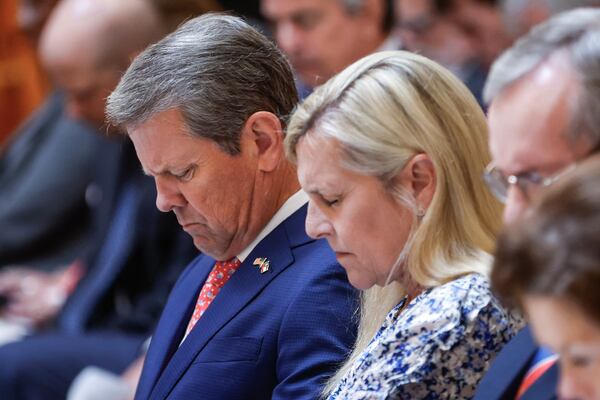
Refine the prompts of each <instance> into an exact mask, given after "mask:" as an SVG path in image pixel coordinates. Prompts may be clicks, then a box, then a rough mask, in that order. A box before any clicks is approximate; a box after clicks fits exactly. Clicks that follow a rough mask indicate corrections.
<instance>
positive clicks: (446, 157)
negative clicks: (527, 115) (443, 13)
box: [286, 51, 523, 400]
mask: <svg viewBox="0 0 600 400" xmlns="http://www.w3.org/2000/svg"><path fill="white" fill-rule="evenodd" d="M286 148H287V152H288V155H289V156H290V158H291V159H292V160H294V161H295V162H296V163H297V165H298V177H299V180H300V183H301V185H302V188H303V189H304V190H305V191H306V192H307V193H308V195H309V198H310V201H309V210H308V216H307V219H306V229H307V233H308V234H309V235H310V236H311V237H313V238H315V239H327V241H328V242H329V245H330V246H331V247H332V249H333V250H334V251H335V252H336V257H337V259H338V261H339V262H340V264H341V265H342V266H343V267H344V268H345V269H346V273H347V275H348V279H349V280H350V282H351V283H352V285H353V286H355V287H356V288H358V289H362V290H364V291H365V292H364V297H363V299H364V301H363V304H362V309H361V314H360V315H361V318H360V326H359V333H358V341H357V344H356V346H355V348H354V349H353V352H352V355H351V356H350V358H349V359H348V360H347V361H346V362H345V363H344V364H343V366H342V367H341V368H340V369H339V371H338V372H337V373H336V374H335V375H334V376H333V377H332V378H331V379H330V380H329V383H328V386H327V389H326V391H325V392H326V393H325V394H326V395H328V397H327V398H328V399H331V400H333V399H375V398H378V399H384V398H385V399H388V398H389V399H424V398H436V399H448V400H450V399H468V398H471V397H472V396H473V393H474V391H475V388H476V385H477V382H478V381H479V379H480V378H481V376H482V375H483V372H484V371H485V370H486V369H487V366H488V365H489V363H490V361H491V359H492V358H493V357H494V356H495V355H496V353H497V352H498V351H500V349H501V348H502V346H503V345H504V344H505V343H506V342H508V341H509V340H510V339H511V338H512V337H513V336H514V335H515V334H516V333H517V331H518V330H519V329H520V328H521V327H522V324H523V322H522V319H521V318H520V317H519V316H518V315H516V314H513V313H511V312H509V311H507V310H506V309H504V308H502V307H501V306H500V304H499V302H498V301H497V300H496V298H495V297H494V296H493V295H492V293H491V290H490V287H489V281H488V276H487V275H488V271H489V267H490V263H491V257H490V252H491V251H493V248H494V242H495V235H496V232H497V230H498V229H499V228H500V223H501V220H500V215H501V208H500V203H499V202H497V201H496V200H494V198H493V196H492V195H491V194H490V193H489V192H488V191H487V189H486V187H485V184H484V183H483V182H482V181H481V179H480V171H482V170H483V169H484V167H485V164H486V163H487V162H488V161H489V153H488V151H487V135H486V125H485V116H484V114H483V111H482V110H481V108H480V107H479V106H478V104H477V102H476V101H475V99H474V97H473V96H472V95H471V93H469V91H468V89H467V88H466V87H465V86H464V85H463V84H462V83H461V82H460V81H459V80H458V79H457V78H456V77H455V76H454V75H452V74H451V73H450V72H449V71H447V70H446V69H444V68H443V67H441V66H440V65H438V64H436V63H435V62H433V61H431V60H429V59H427V58H425V57H422V56H419V55H415V54H413V53H409V52H402V51H389V52H381V53H376V54H372V55H370V56H367V57H365V58H364V59H362V60H359V61H357V62H356V63H354V64H352V65H351V66H349V67H348V68H347V69H345V70H344V71H342V72H341V73H339V74H338V75H336V76H335V77H334V78H332V79H331V80H329V81H328V82H327V83H326V84H324V85H323V86H321V87H319V88H317V89H316V90H315V91H314V92H313V93H312V94H311V95H310V96H309V97H308V98H307V99H306V100H305V101H304V102H303V103H302V104H301V105H300V106H299V107H298V108H297V109H296V111H295V112H294V114H293V115H292V117H291V119H290V123H289V126H288V136H287V137H286Z"/></svg>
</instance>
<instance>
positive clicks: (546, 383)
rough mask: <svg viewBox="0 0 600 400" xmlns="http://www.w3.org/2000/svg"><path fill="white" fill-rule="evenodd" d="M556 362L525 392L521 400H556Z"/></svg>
mask: <svg viewBox="0 0 600 400" xmlns="http://www.w3.org/2000/svg"><path fill="white" fill-rule="evenodd" d="M558 374H559V372H558V362H555V363H554V365H552V366H551V367H550V369H549V370H548V371H546V372H545V373H544V374H543V375H542V376H540V377H539V378H538V379H537V380H536V381H535V382H534V383H533V385H531V387H530V388H529V390H527V391H526V392H525V393H524V394H523V396H521V400H551V399H556V383H557V382H558Z"/></svg>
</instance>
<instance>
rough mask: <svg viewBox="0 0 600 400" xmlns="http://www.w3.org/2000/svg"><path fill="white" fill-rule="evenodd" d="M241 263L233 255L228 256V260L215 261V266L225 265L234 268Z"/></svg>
mask: <svg viewBox="0 0 600 400" xmlns="http://www.w3.org/2000/svg"><path fill="white" fill-rule="evenodd" d="M241 264H242V262H241V261H240V260H238V259H237V257H233V258H230V259H229V260H226V261H217V262H216V263H215V268H219V267H227V268H233V269H234V270H235V269H237V268H238V267H239V266H240V265H241Z"/></svg>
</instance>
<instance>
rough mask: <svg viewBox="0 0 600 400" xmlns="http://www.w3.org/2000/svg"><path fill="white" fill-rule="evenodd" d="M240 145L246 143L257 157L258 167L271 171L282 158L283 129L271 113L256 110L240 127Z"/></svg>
mask: <svg viewBox="0 0 600 400" xmlns="http://www.w3.org/2000/svg"><path fill="white" fill-rule="evenodd" d="M242 142H244V143H242V146H244V145H247V146H249V148H250V149H251V151H252V152H253V154H254V155H255V156H256V157H257V159H258V169H259V170H261V171H264V172H271V171H273V170H274V169H275V168H276V167H277V165H279V163H280V162H281V159H282V158H283V129H282V127H281V121H279V118H277V116H276V115H275V114H273V113H270V112H268V111H257V112H255V113H254V114H252V115H251V116H250V117H248V119H247V120H246V123H245V124H244V127H243V128H242Z"/></svg>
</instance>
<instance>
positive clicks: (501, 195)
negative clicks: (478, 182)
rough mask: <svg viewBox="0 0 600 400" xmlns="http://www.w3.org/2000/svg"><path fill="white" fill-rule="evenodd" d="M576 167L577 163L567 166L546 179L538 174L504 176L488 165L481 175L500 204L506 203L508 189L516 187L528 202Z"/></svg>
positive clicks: (526, 173) (527, 173)
mask: <svg viewBox="0 0 600 400" xmlns="http://www.w3.org/2000/svg"><path fill="white" fill-rule="evenodd" d="M576 167H577V163H573V164H569V165H568V166H567V167H565V168H563V169H561V170H560V171H558V172H557V173H556V174H554V175H552V176H548V177H543V176H542V175H540V174H539V173H538V172H525V173H523V174H519V175H508V176H506V175H504V174H503V173H502V171H500V170H499V169H498V168H496V167H495V166H493V165H492V164H488V166H487V167H485V172H484V173H483V180H484V182H485V183H486V185H487V186H488V188H489V189H490V191H491V192H492V194H493V195H494V196H495V197H496V198H497V199H498V200H500V201H501V202H502V203H506V198H507V197H508V189H509V188H510V187H511V186H516V187H518V188H519V190H520V191H521V193H522V194H523V196H525V198H526V199H527V200H528V201H529V200H531V199H533V198H535V197H536V196H537V195H538V194H539V193H540V192H541V191H542V190H543V189H544V188H547V187H548V186H550V185H552V184H553V183H554V182H556V181H557V180H558V179H560V178H562V177H563V176H564V175H566V174H568V173H569V172H571V171H572V170H574V169H575V168H576Z"/></svg>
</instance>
